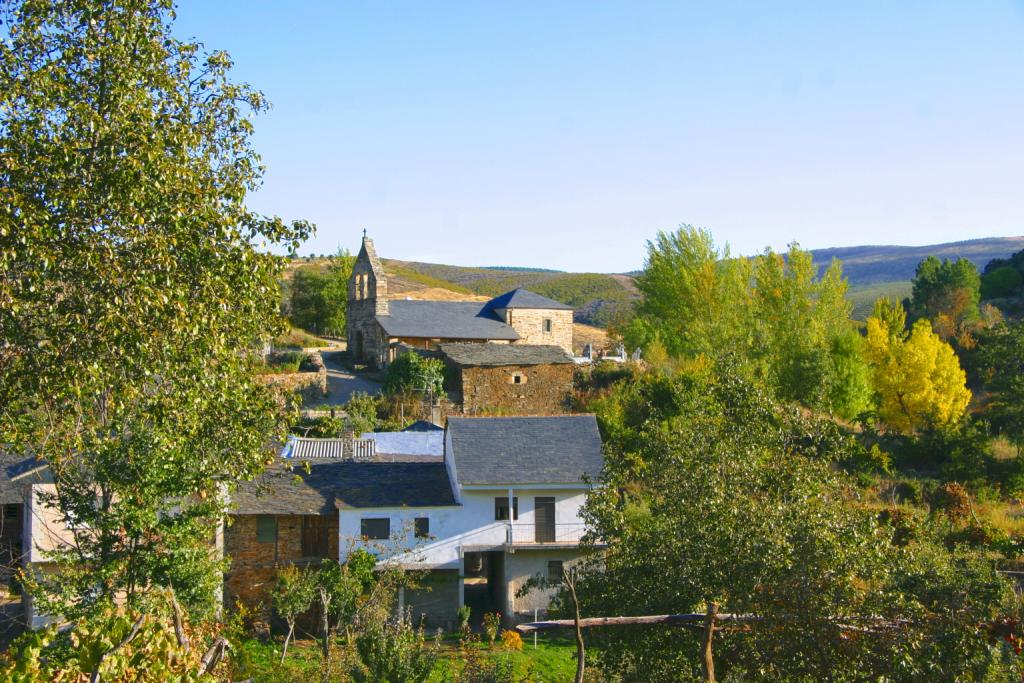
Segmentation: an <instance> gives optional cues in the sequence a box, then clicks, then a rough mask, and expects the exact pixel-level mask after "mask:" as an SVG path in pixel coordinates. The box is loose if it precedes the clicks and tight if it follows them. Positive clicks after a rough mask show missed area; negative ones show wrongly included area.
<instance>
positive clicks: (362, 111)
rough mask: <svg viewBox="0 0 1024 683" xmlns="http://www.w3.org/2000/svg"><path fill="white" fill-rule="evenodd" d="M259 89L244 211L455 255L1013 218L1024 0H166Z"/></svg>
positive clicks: (316, 246) (884, 232) (1018, 192)
mask: <svg viewBox="0 0 1024 683" xmlns="http://www.w3.org/2000/svg"><path fill="white" fill-rule="evenodd" d="M177 26H178V31H179V33H180V34H181V35H183V36H195V37H197V38H199V39H200V40H201V41H203V42H204V43H205V44H206V45H207V46H208V47H210V48H217V49H226V50H228V51H229V52H230V53H231V54H232V56H233V57H234V59H235V62H236V77H237V78H238V79H240V80H246V81H248V82H250V83H252V84H253V85H255V86H257V87H259V88H260V89H262V90H263V91H264V92H265V93H266V94H267V95H268V96H269V98H270V99H271V101H272V102H273V104H274V109H273V110H272V111H271V112H270V113H269V114H267V115H265V116H262V117H260V118H259V119H258V120H257V121H256V130H257V133H256V139H255V141H256V145H257V147H258V149H259V150H260V151H261V152H262V154H263V156H264V160H265V162H266V164H267V166H268V172H267V175H266V179H265V184H264V187H263V189H262V190H261V191H260V192H259V193H258V194H256V195H255V196H254V197H253V198H252V206H253V208H255V209H257V210H260V211H264V212H267V213H275V214H279V215H281V216H283V217H285V218H296V217H301V218H307V219H309V220H312V221H314V222H315V223H316V224H317V225H318V233H317V235H316V237H315V238H314V239H313V240H311V242H309V243H308V244H307V245H306V247H305V248H304V249H303V250H302V252H303V253H308V252H314V253H322V252H331V251H334V250H335V248H336V247H337V246H338V245H344V246H347V247H349V248H351V249H355V248H357V247H358V242H359V235H360V233H361V230H362V228H364V227H366V228H367V229H368V230H369V232H370V234H371V236H373V237H374V238H375V241H376V243H377V247H378V251H379V252H380V253H381V254H382V255H383V256H386V257H392V258H401V259H409V260H424V261H434V262H442V263H454V264H460V265H530V266H543V267H549V268H558V269H564V270H587V271H626V270H631V269H633V268H637V267H639V266H640V265H641V264H642V262H643V257H644V243H645V241H646V240H647V239H650V238H651V237H653V236H654V234H655V233H656V232H657V231H658V230H659V229H672V228H673V227H674V226H676V225H677V224H679V223H684V222H685V223H692V224H695V225H700V226H704V227H707V228H709V229H711V231H712V232H713V233H714V235H715V238H716V240H718V241H719V242H720V243H725V242H728V243H729V244H730V245H731V247H732V249H733V251H734V252H739V253H752V252H755V251H759V250H761V249H762V248H764V247H765V246H772V247H775V248H783V247H784V246H785V245H786V244H787V243H788V242H790V241H792V240H797V241H799V242H800V243H801V244H802V245H803V246H805V247H808V248H817V247H826V246H842V245H853V244H868V243H870V244H879V243H881V244H928V243H933V242H945V241H953V240H959V239H967V238H973V237H985V236H997V235H1020V234H1024V0H1004V1H998V2H997V1H988V0H969V1H961V2H939V1H937V0H930V1H927V2H892V1H891V0H887V1H883V2H838V1H837V2H806V1H804V2H792V3H785V2H768V1H764V2H762V1H750V2H742V3H730V2H718V1H715V2H700V3H697V2H681V1H679V2H665V3H649V2H615V3H610V2H578V3H577V2H561V1H559V2H548V1H545V2H527V1H522V0H517V1H516V2H502V3H498V2H465V3H447V2H440V1H430V2H423V1H417V2H408V3H405V2H391V1H388V2H326V1H325V2H313V1H301V0H296V1H295V2H280V0H275V1H273V2H269V1H266V2H265V1H260V0H245V1H242V0H216V1H215V2H211V1H208V0H182V1H181V3H180V6H179V9H178V24H177Z"/></svg>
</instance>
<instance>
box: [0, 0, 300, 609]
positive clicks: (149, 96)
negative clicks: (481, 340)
mask: <svg viewBox="0 0 1024 683" xmlns="http://www.w3.org/2000/svg"><path fill="white" fill-rule="evenodd" d="M6 7H7V8H8V21H7V22H6V27H5V29H6V31H7V36H6V37H5V39H4V40H3V41H0V149H2V150H3V154H2V155H0V188H2V189H0V193H2V194H3V198H4V199H3V201H2V202H0V339H3V340H4V343H3V347H2V349H0V442H3V443H5V444H9V447H10V448H11V449H12V450H14V451H16V452H23V453H30V454H33V455H35V456H36V457H37V458H40V459H41V460H43V461H45V462H46V463H47V464H48V466H49V470H50V472H51V473H52V476H53V480H54V483H55V488H56V493H55V494H54V495H52V496H47V497H46V500H45V501H44V502H47V503H49V504H51V505H54V506H55V507H56V509H57V511H58V515H59V516H60V517H61V518H62V520H63V521H64V522H65V523H67V524H68V525H69V526H70V527H71V532H70V533H71V535H72V542H71V544H70V545H69V546H67V547H62V548H59V549H57V550H56V551H54V552H53V553H52V555H51V559H52V560H53V561H54V563H55V571H54V573H52V574H49V573H48V574H46V575H44V576H39V577H30V583H29V585H30V587H32V589H33V590H34V591H35V596H34V597H35V598H36V604H37V605H38V606H39V607H41V608H42V609H43V610H44V611H49V612H51V613H61V614H64V615H65V616H68V617H74V616H76V615H79V614H82V613H87V612H91V611H95V610H96V609H103V607H102V606H103V605H105V604H107V603H109V601H111V600H113V599H114V598H115V597H117V598H125V599H126V600H127V603H128V605H129V606H130V607H132V608H139V609H143V608H146V606H147V605H149V604H151V603H150V602H149V601H146V600H144V599H143V597H144V596H145V594H146V593H147V592H149V591H150V590H151V589H152V587H154V586H159V585H170V586H173V588H174V589H175V591H176V592H177V594H178V596H179V597H181V598H182V600H183V602H184V603H185V604H186V605H187V606H190V607H191V608H193V609H195V610H206V611H208V612H209V611H212V610H213V609H214V608H215V607H217V600H216V595H217V592H216V588H217V587H218V586H219V584H220V574H219V570H220V569H221V564H220V563H219V562H218V561H217V560H216V558H215V557H214V556H213V554H212V553H211V549H210V547H209V544H208V539H209V538H210V536H211V534H212V533H213V532H214V530H215V529H216V525H217V524H218V523H219V520H220V518H221V516H222V514H223V499H222V493H223V491H224V489H225V488H228V489H229V488H230V487H231V485H232V482H235V481H237V480H239V479H245V478H251V477H252V476H254V475H255V474H256V473H257V472H258V471H259V470H260V469H261V468H262V466H263V464H264V462H265V461H266V460H267V459H268V458H270V457H272V451H271V450H270V448H271V447H270V444H272V443H273V442H274V441H275V440H276V439H278V438H281V437H282V436H283V434H284V432H285V417H284V414H283V410H282V408H283V406H282V405H281V403H280V401H279V400H278V399H277V398H276V397H275V395H274V394H272V393H271V391H270V390H269V389H268V388H267V387H266V386H265V385H264V384H263V383H262V382H261V381H259V379H258V378H256V377H254V376H253V375H252V373H251V369H250V363H249V360H248V358H247V357H246V356H247V354H248V350H249V349H251V348H257V347H258V346H259V344H260V343H261V342H262V341H263V340H266V339H267V338H270V337H271V336H272V335H273V334H274V333H276V332H277V331H278V330H279V329H280V320H279V318H278V312H277V308H278V300H277V291H278V290H277V279H278V275H279V273H280V270H281V266H282V263H281V259H280V258H279V257H276V256H273V255H272V254H270V253H268V252H266V251H263V250H260V249H258V248H257V246H258V245H260V244H262V243H265V244H267V245H269V246H276V247H279V248H284V249H294V248H295V247H296V246H297V245H298V244H299V242H300V241H301V240H302V239H304V238H305V237H306V236H307V235H308V233H309V231H310V227H309V226H308V225H306V224H304V223H295V224H292V225H286V224H284V223H283V222H282V221H281V220H280V219H279V218H270V217H265V216H262V215H259V214H256V213H254V212H252V211H250V210H249V209H248V208H247V207H246V205H245V198H246V194H247V192H249V191H251V190H253V189H255V188H256V187H257V185H258V184H259V181H260V177H261V173H262V167H261V166H260V160H259V157H258V155H257V154H256V153H255V152H254V150H253V149H252V147H251V145H250V134H251V131H252V123H251V120H250V119H251V116H252V115H253V114H254V113H258V112H260V111H262V110H263V109H264V108H265V107H266V106H267V105H266V101H265V100H264V98H263V96H262V95H261V94H260V93H259V92H258V91H256V90H253V89H251V88H250V87H248V86H245V85H238V84H235V83H232V82H231V80H230V78H229V73H230V69H231V60H230V59H229V57H228V56H227V55H226V54H224V53H222V52H213V53H208V54H203V53H202V52H201V47H200V45H199V44H197V43H192V42H186V41H182V40H179V39H178V38H176V37H175V31H174V30H173V27H172V21H173V16H174V15H173V10H172V4H171V2H170V0H123V1H119V2H94V1H83V2H74V3H70V2H64V1H62V0H32V1H27V0H26V1H24V2H15V3H9V4H8V5H7V6H6ZM32 579H34V580H32Z"/></svg>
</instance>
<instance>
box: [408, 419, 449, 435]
mask: <svg viewBox="0 0 1024 683" xmlns="http://www.w3.org/2000/svg"><path fill="white" fill-rule="evenodd" d="M402 431H403V432H443V431H444V427H440V426H438V425H436V424H434V423H433V422H428V421H427V420H416V421H415V422H413V423H412V424H410V425H408V426H407V427H406V428H405V429H403V430H402Z"/></svg>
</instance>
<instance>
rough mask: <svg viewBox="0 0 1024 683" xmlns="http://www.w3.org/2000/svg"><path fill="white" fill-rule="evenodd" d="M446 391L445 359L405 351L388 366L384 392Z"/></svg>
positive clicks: (434, 392)
mask: <svg viewBox="0 0 1024 683" xmlns="http://www.w3.org/2000/svg"><path fill="white" fill-rule="evenodd" d="M413 391H414V392H418V393H421V394H426V393H432V394H434V395H436V396H439V395H441V394H442V393H443V392H444V361H442V360H440V359H439V358H424V357H423V356H421V355H420V354H418V353H416V352H415V351H410V352H409V353H403V354H402V355H400V356H399V357H398V358H396V359H395V360H393V361H392V362H391V365H389V366H388V371H387V375H386V376H385V378H384V392H385V393H388V394H403V393H407V392H413Z"/></svg>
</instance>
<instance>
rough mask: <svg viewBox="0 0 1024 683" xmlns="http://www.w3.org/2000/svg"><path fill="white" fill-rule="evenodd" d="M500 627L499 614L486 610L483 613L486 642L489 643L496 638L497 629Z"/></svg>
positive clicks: (492, 642)
mask: <svg viewBox="0 0 1024 683" xmlns="http://www.w3.org/2000/svg"><path fill="white" fill-rule="evenodd" d="M499 628H501V615H500V614H498V613H497V612H488V613H487V614H485V615H484V634H485V635H486V636H487V642H489V643H490V644H491V645H493V644H494V641H495V640H497V639H498V629H499Z"/></svg>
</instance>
